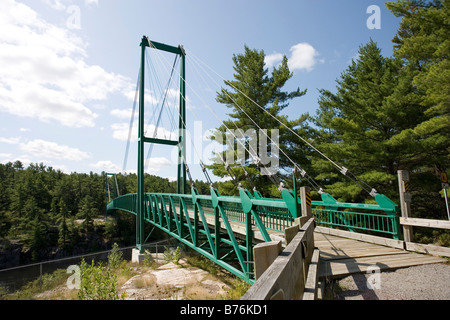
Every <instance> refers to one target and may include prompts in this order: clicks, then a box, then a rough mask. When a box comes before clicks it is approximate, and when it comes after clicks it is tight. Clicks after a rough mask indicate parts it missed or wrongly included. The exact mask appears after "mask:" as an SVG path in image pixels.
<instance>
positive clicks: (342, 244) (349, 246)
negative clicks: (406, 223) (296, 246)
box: [314, 232, 447, 279]
mask: <svg viewBox="0 0 450 320" xmlns="http://www.w3.org/2000/svg"><path fill="white" fill-rule="evenodd" d="M314 244H315V246H316V247H317V248H319V250H320V263H319V278H321V279H324V278H325V279H334V278H343V277H346V276H348V275H351V274H354V273H366V272H367V269H368V268H369V267H371V266H377V267H379V268H380V270H381V271H386V270H394V269H398V268H406V267H411V266H417V265H423V264H430V263H442V262H445V261H447V260H446V259H444V258H440V257H436V256H430V255H425V254H419V253H412V252H409V251H405V250H401V249H396V248H392V247H388V246H382V245H377V244H372V243H368V242H363V241H358V240H353V239H347V238H342V237H338V236H334V235H329V234H323V233H318V232H315V236H314Z"/></svg>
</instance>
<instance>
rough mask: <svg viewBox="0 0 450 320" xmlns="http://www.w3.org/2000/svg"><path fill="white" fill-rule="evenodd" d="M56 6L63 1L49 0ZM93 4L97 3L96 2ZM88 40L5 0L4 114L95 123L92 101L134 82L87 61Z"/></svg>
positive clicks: (0, 106)
mask: <svg viewBox="0 0 450 320" xmlns="http://www.w3.org/2000/svg"><path fill="white" fill-rule="evenodd" d="M46 2H47V3H48V4H49V5H51V6H52V7H55V8H59V7H61V6H63V1H60V0H56V1H55V0H54V1H49V0H47V1H46ZM91 2H92V1H91ZM85 47H86V44H85V43H84V42H83V40H82V39H81V38H79V37H78V36H76V35H75V34H74V33H72V32H71V31H70V30H69V29H66V28H60V27H57V26H54V25H51V24H49V23H47V22H46V21H45V20H43V19H42V18H41V17H40V16H39V15H38V14H37V13H36V12H35V11H34V10H32V9H31V8H30V7H28V6H26V5H25V4H22V3H17V2H16V1H15V0H2V1H1V2H0V65H1V66H2V68H0V112H1V111H3V112H8V113H11V114H14V115H17V116H27V117H34V118H37V119H39V120H41V121H56V122H59V123H61V124H62V125H64V126H69V127H85V126H89V127H93V126H94V125H95V123H94V120H95V119H96V118H97V117H98V115H97V114H95V113H94V112H93V111H92V110H91V109H90V107H89V106H88V104H89V103H90V102H95V103H96V104H98V103H99V101H101V100H105V99H106V98H107V97H108V96H109V95H110V94H112V93H115V92H123V91H124V88H125V87H127V86H128V84H127V82H128V80H127V79H125V78H124V77H123V76H120V75H116V74H113V73H110V72H107V71H106V70H104V69H103V68H101V67H100V66H97V65H88V64H87V63H86V61H85V58H86V57H87V53H86V51H85Z"/></svg>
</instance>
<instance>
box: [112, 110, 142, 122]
mask: <svg viewBox="0 0 450 320" xmlns="http://www.w3.org/2000/svg"><path fill="white" fill-rule="evenodd" d="M132 112H133V110H132V109H131V108H130V109H113V110H111V111H110V114H111V115H112V116H114V117H116V118H119V119H130V117H131V113H132ZM136 115H137V111H136V112H135V116H136Z"/></svg>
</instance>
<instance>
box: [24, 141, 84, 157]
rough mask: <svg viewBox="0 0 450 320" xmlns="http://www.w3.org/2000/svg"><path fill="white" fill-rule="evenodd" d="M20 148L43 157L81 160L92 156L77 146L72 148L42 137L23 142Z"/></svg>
mask: <svg viewBox="0 0 450 320" xmlns="http://www.w3.org/2000/svg"><path fill="white" fill-rule="evenodd" d="M19 148H20V149H21V150H22V151H24V152H27V153H29V154H31V155H33V156H37V157H41V158H42V159H64V160H71V161H80V160H84V159H88V158H90V157H91V156H90V155H89V154H88V153H86V152H83V151H81V150H79V149H77V148H71V147H68V146H64V145H58V144H56V143H54V142H50V141H44V140H40V139H36V140H32V141H29V142H27V143H21V144H20V145H19Z"/></svg>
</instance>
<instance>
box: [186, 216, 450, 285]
mask: <svg viewBox="0 0 450 320" xmlns="http://www.w3.org/2000/svg"><path fill="white" fill-rule="evenodd" d="M188 214H189V216H190V218H191V219H192V220H193V218H194V212H193V211H192V210H188ZM205 218H206V220H207V223H208V224H210V225H211V226H212V225H214V217H213V216H211V215H205ZM220 220H221V221H222V219H220ZM230 225H231V228H232V229H233V232H234V233H235V234H236V235H241V236H245V232H246V229H245V225H244V224H243V223H240V222H236V221H230ZM222 228H223V224H222ZM324 229H327V228H324ZM267 231H268V233H269V235H270V237H271V238H272V240H274V241H278V240H281V241H282V242H283V246H284V245H285V243H284V234H283V233H281V232H279V231H273V230H267ZM314 234H315V236H314V245H315V247H317V248H319V250H320V263H319V279H324V278H325V279H335V278H344V277H346V276H348V275H351V274H355V273H366V272H367V268H368V267H370V266H377V267H379V268H380V271H387V270H394V269H398V268H407V267H411V266H417V265H423V264H430V263H442V262H446V261H447V260H446V259H444V258H440V257H436V256H431V255H426V254H418V253H412V252H409V251H406V250H402V249H396V248H392V247H389V246H384V245H379V244H373V243H369V242H364V241H360V240H354V239H348V238H345V237H339V236H335V235H330V234H325V233H320V232H317V231H316V232H315V233H314ZM254 237H255V240H256V241H264V240H263V238H262V235H261V233H260V232H259V230H257V229H256V228H255V229H254Z"/></svg>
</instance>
